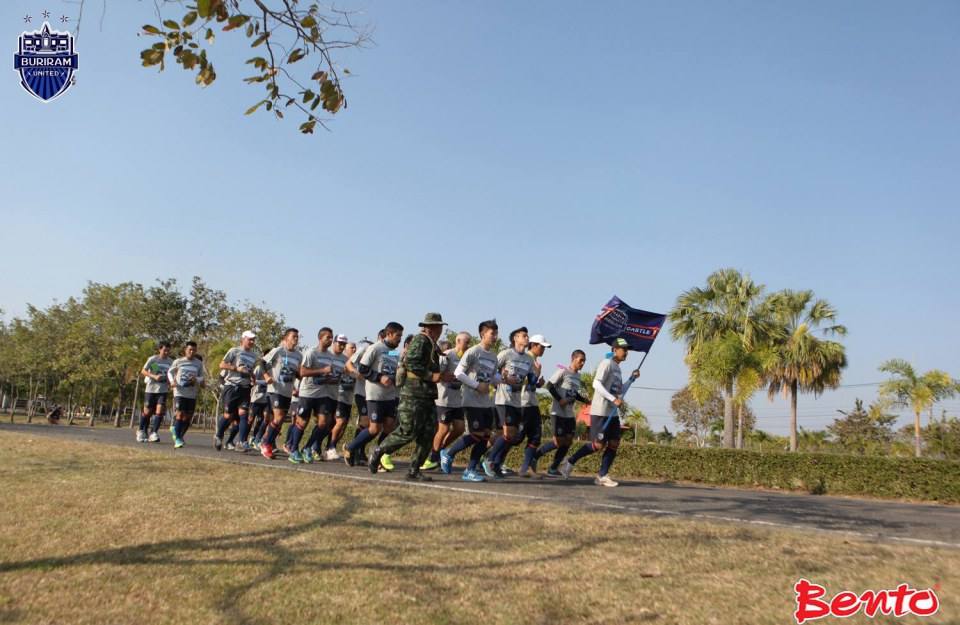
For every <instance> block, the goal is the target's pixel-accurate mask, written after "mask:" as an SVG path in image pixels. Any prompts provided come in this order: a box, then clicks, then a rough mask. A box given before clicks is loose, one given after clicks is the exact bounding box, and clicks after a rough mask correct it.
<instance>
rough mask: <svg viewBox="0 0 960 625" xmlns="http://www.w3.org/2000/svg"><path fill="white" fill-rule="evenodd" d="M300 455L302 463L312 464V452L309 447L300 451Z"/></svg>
mask: <svg viewBox="0 0 960 625" xmlns="http://www.w3.org/2000/svg"><path fill="white" fill-rule="evenodd" d="M300 457H301V458H302V459H303V462H304V464H313V452H312V451H311V450H310V448H309V447H307V448H306V449H304V450H303V451H301V452H300Z"/></svg>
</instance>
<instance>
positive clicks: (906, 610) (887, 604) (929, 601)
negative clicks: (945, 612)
mask: <svg viewBox="0 0 960 625" xmlns="http://www.w3.org/2000/svg"><path fill="white" fill-rule="evenodd" d="M793 590H794V591H795V592H796V593H797V611H796V612H794V613H793V617H794V618H795V619H796V621H797V625H803V623H806V622H807V621H815V620H817V619H821V618H824V617H826V616H833V617H836V618H845V617H848V616H853V615H854V614H857V613H858V612H860V611H861V610H862V611H863V613H864V614H865V615H867V616H868V617H870V618H874V617H875V616H877V614H882V615H884V616H894V617H896V618H901V617H904V616H908V615H914V616H932V615H934V614H936V613H937V610H939V609H940V599H939V598H938V597H937V593H936V592H934V589H933V588H927V589H924V590H917V589H914V588H910V586H908V585H907V584H900V585H899V586H897V587H896V589H894V590H880V591H875V590H867V591H865V592H862V593H860V594H859V595H858V594H857V593H854V592H850V591H843V592H838V593H837V594H836V595H835V596H834V597H833V598H832V599H829V600H826V599H821V597H824V596H825V595H826V594H827V589H826V588H824V587H823V586H821V585H819V584H814V583H813V582H811V581H808V580H806V579H801V580H799V581H797V583H796V584H794V586H793ZM938 590H939V588H938Z"/></svg>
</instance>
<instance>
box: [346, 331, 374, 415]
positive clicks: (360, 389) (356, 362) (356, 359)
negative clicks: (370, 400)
mask: <svg viewBox="0 0 960 625" xmlns="http://www.w3.org/2000/svg"><path fill="white" fill-rule="evenodd" d="M368 349H370V343H366V344H364V345H358V346H357V351H356V353H354V355H353V356H351V357H350V364H351V365H353V368H354V369H360V359H361V358H363V355H364V354H365V353H367V350H368ZM354 380H356V378H354ZM353 392H354V394H355V395H359V396H360V397H366V396H367V385H366V383H365V381H364V380H363V378H360V381H359V384H356V383H355V384H354V387H353ZM351 401H352V400H351ZM347 403H349V402H347Z"/></svg>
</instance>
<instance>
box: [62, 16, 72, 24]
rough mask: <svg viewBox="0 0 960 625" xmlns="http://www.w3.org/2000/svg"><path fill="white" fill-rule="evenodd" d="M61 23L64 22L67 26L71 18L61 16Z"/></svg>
mask: <svg viewBox="0 0 960 625" xmlns="http://www.w3.org/2000/svg"><path fill="white" fill-rule="evenodd" d="M60 21H61V22H63V23H64V24H66V23H67V22H69V21H70V18H69V17H67V16H66V15H61V16H60Z"/></svg>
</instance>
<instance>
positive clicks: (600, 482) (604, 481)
mask: <svg viewBox="0 0 960 625" xmlns="http://www.w3.org/2000/svg"><path fill="white" fill-rule="evenodd" d="M593 483H594V484H596V485H597V486H608V487H610V488H613V487H614V486H619V485H620V482H614V481H613V480H612V479H610V476H609V475H604V476H603V477H597V478H596V479H595V480H593Z"/></svg>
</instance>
